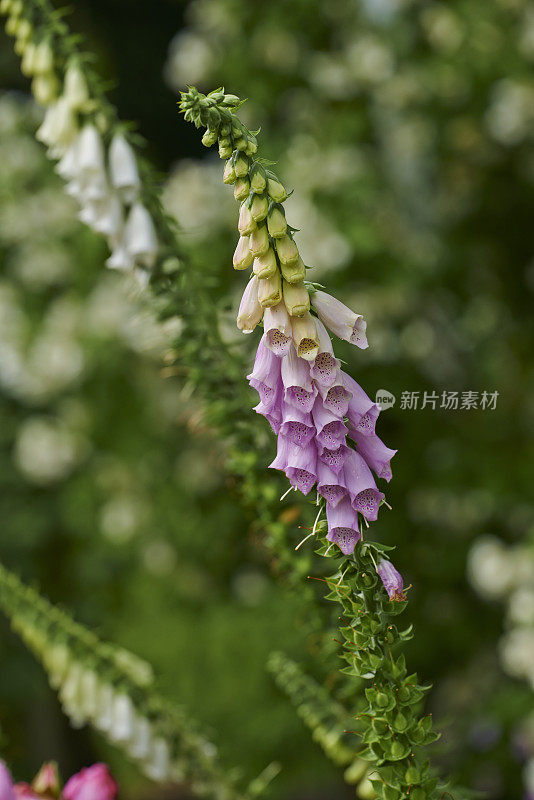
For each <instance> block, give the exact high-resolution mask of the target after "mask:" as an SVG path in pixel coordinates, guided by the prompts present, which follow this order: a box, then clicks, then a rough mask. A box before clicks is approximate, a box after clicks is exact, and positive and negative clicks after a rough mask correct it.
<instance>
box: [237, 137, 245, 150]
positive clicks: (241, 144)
mask: <svg viewBox="0 0 534 800" xmlns="http://www.w3.org/2000/svg"><path fill="white" fill-rule="evenodd" d="M247 144H248V142H247V140H246V139H245V137H244V136H240V137H239V139H234V147H235V148H236V150H246V149H247Z"/></svg>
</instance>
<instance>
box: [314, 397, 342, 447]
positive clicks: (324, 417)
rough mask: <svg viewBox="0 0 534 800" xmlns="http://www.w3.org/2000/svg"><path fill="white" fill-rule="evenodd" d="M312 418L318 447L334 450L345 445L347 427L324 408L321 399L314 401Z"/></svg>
mask: <svg viewBox="0 0 534 800" xmlns="http://www.w3.org/2000/svg"><path fill="white" fill-rule="evenodd" d="M312 416H313V422H314V424H315V428H316V430H317V437H316V438H317V443H318V445H320V446H321V447H328V448H330V449H331V450H335V449H336V448H337V447H339V446H340V445H341V444H344V443H345V436H346V435H347V426H346V425H345V424H344V423H343V421H342V420H341V419H339V417H337V416H336V415H335V414H334V413H333V412H332V411H329V410H328V409H327V408H325V407H324V403H323V400H322V398H321V397H317V399H316V400H315V404H314V406H313V410H312Z"/></svg>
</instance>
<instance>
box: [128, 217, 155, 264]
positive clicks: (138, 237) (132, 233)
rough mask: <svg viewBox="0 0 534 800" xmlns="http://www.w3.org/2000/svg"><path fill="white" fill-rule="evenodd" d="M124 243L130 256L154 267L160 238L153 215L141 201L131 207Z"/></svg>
mask: <svg viewBox="0 0 534 800" xmlns="http://www.w3.org/2000/svg"><path fill="white" fill-rule="evenodd" d="M124 243H125V246H126V250H127V251H128V253H129V254H130V256H131V257H132V258H133V259H135V260H136V261H139V262H140V263H141V264H143V265H144V266H146V267H153V266H154V262H155V260H156V256H157V253H158V239H157V236H156V229H155V228H154V223H153V222H152V217H151V216H150V214H149V213H148V211H147V209H146V208H145V207H144V205H142V204H141V203H134V205H133V206H132V207H131V209H130V213H129V215H128V219H127V221H126V228H125V231H124Z"/></svg>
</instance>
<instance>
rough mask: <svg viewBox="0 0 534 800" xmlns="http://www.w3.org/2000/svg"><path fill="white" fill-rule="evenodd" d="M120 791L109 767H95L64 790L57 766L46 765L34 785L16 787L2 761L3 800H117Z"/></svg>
mask: <svg viewBox="0 0 534 800" xmlns="http://www.w3.org/2000/svg"><path fill="white" fill-rule="evenodd" d="M118 790H119V787H118V786H117V783H116V782H115V780H114V778H113V777H112V775H111V773H110V771H109V768H108V767H107V765H106V764H93V765H92V766H91V767H85V768H84V769H82V770H80V772H77V773H76V774H75V775H73V776H72V777H71V778H69V780H68V781H67V783H66V784H65V786H64V787H63V789H62V788H61V781H60V779H59V774H58V770H57V766H56V764H53V763H49V764H43V766H42V767H41V769H40V770H39V772H38V773H37V775H36V776H35V778H34V779H33V781H32V783H31V784H29V783H13V780H12V778H11V775H10V773H9V770H8V769H7V767H6V765H5V764H4V763H3V762H2V761H0V800H53V798H57V800H114V798H115V797H117V793H118Z"/></svg>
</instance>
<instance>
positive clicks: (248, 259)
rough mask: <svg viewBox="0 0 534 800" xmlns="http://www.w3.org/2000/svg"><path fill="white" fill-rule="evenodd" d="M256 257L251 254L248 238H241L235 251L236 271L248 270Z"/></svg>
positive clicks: (234, 262)
mask: <svg viewBox="0 0 534 800" xmlns="http://www.w3.org/2000/svg"><path fill="white" fill-rule="evenodd" d="M253 260H254V256H253V255H252V253H251V252H250V247H249V245H248V236H240V237H239V241H238V243H237V246H236V249H235V251H234V258H233V264H234V269H248V268H249V267H251V266H252V262H253Z"/></svg>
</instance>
